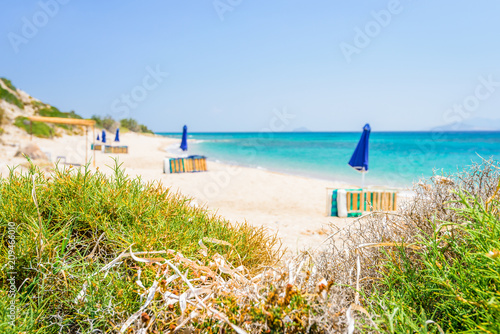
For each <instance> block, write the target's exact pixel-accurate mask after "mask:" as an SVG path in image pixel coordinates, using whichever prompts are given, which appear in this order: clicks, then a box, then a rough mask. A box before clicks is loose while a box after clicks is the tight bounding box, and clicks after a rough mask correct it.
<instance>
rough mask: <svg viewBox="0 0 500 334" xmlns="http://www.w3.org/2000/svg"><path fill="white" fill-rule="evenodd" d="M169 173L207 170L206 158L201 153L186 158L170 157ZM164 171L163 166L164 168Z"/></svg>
mask: <svg viewBox="0 0 500 334" xmlns="http://www.w3.org/2000/svg"><path fill="white" fill-rule="evenodd" d="M169 167H170V173H194V172H204V171H206V170H207V159H206V157H204V156H201V155H192V156H189V157H187V158H172V159H170V160H169ZM164 172H166V171H165V168H164Z"/></svg>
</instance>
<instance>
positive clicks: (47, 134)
mask: <svg viewBox="0 0 500 334" xmlns="http://www.w3.org/2000/svg"><path fill="white" fill-rule="evenodd" d="M14 125H15V126H17V127H18V128H21V129H24V130H25V131H26V132H28V133H31V131H33V136H35V137H40V138H51V137H52V136H53V135H54V130H53V129H52V128H51V127H50V126H48V125H47V124H45V123H42V122H32V125H31V127H30V121H29V119H28V118H27V117H24V116H18V117H16V119H15V121H14Z"/></svg>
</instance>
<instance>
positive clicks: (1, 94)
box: [0, 87, 24, 109]
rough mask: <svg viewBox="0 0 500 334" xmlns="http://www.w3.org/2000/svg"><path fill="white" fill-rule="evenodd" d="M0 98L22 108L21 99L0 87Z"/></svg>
mask: <svg viewBox="0 0 500 334" xmlns="http://www.w3.org/2000/svg"><path fill="white" fill-rule="evenodd" d="M0 99H2V100H5V101H6V102H8V103H11V104H14V105H16V106H18V107H19V108H21V109H24V104H23V102H22V101H21V100H19V99H18V98H17V96H15V95H14V94H12V93H11V92H10V91H8V90H7V89H4V88H3V87H0Z"/></svg>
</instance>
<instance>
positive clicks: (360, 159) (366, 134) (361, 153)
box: [349, 124, 371, 187]
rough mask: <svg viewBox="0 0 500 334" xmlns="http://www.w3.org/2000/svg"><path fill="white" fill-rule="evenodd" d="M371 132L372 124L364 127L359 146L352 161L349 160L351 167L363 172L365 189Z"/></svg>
mask: <svg viewBox="0 0 500 334" xmlns="http://www.w3.org/2000/svg"><path fill="white" fill-rule="evenodd" d="M370 131H371V128H370V124H366V125H365V126H364V127H363V134H361V138H360V139H359V142H358V146H356V149H355V150H354V153H353V154H352V157H351V160H349V165H350V166H351V167H352V168H354V169H355V170H357V171H358V172H361V174H362V176H363V177H362V179H363V180H362V182H363V187H364V185H365V184H364V183H365V173H366V172H367V171H368V144H369V140H370Z"/></svg>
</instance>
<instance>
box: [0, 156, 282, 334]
mask: <svg viewBox="0 0 500 334" xmlns="http://www.w3.org/2000/svg"><path fill="white" fill-rule="evenodd" d="M113 170H114V174H113V176H112V177H107V176H105V175H104V174H103V173H101V172H96V173H92V172H90V171H89V170H88V169H86V168H81V169H77V170H74V169H66V170H56V171H55V172H54V173H53V174H50V175H48V174H44V173H43V172H41V171H40V170H38V169H37V168H36V167H35V166H31V169H30V171H29V172H25V173H18V172H14V171H13V172H12V173H10V175H9V176H8V177H7V178H5V179H1V180H0V235H1V236H2V240H4V242H2V243H0V261H1V262H0V263H1V264H2V265H3V266H4V268H5V265H6V264H7V261H8V243H7V242H6V240H7V236H8V232H9V229H8V223H9V222H14V223H15V225H16V227H17V230H16V234H15V237H16V247H15V256H16V262H15V268H13V271H15V272H17V274H16V285H17V287H18V288H19V293H18V294H17V296H16V303H17V306H18V314H17V317H16V326H17V327H16V328H15V330H16V331H26V332H29V333H58V332H59V330H60V329H61V328H62V332H77V331H80V332H91V328H99V329H101V330H102V331H103V332H107V331H111V330H114V329H116V326H117V325H119V324H121V323H122V322H123V321H124V319H126V318H127V317H128V316H129V315H131V314H132V313H134V312H136V311H137V309H138V308H139V307H140V305H141V304H142V302H143V301H141V298H140V297H139V295H138V294H137V285H136V284H135V283H134V282H135V280H136V279H137V278H136V277H135V273H136V270H137V267H136V266H137V263H136V262H133V261H128V260H125V262H124V264H123V265H120V266H117V267H116V268H114V269H113V270H110V272H109V274H108V275H104V274H103V273H100V274H99V273H98V272H99V270H100V269H102V268H103V267H104V266H105V265H106V264H107V263H109V262H110V261H111V260H112V259H114V258H116V257H117V256H118V255H119V254H120V253H121V252H123V251H126V250H127V249H129V248H130V247H132V249H133V250H134V251H157V250H167V249H174V250H176V251H180V252H181V253H182V254H183V255H184V256H185V257H187V258H190V259H193V260H197V261H200V262H199V263H201V264H204V265H208V262H207V261H208V259H209V257H208V258H207V257H205V256H202V255H201V254H200V253H199V250H200V247H199V245H198V242H199V241H200V240H201V239H202V238H204V237H209V238H215V239H219V240H224V241H226V242H229V243H230V244H232V245H233V246H234V248H232V247H228V246H226V245H221V244H209V245H207V247H209V250H208V251H209V256H210V254H212V255H213V254H215V252H218V253H220V254H223V255H224V256H225V257H226V258H227V259H228V260H229V261H232V262H234V263H241V264H243V265H245V266H247V267H248V268H250V269H251V270H252V268H253V269H257V268H258V267H259V266H262V265H270V264H273V263H275V262H276V261H277V259H278V257H279V254H280V253H279V252H278V251H274V250H273V249H272V246H274V244H275V242H276V239H275V238H274V237H272V236H271V237H270V236H268V235H267V234H266V233H265V231H264V230H263V229H256V228H253V227H251V226H249V225H247V224H241V225H231V224H229V223H228V222H226V221H224V220H222V219H220V218H218V217H216V216H214V215H212V214H209V213H207V212H206V211H205V210H204V209H201V208H194V207H192V206H190V205H189V199H187V198H184V197H182V196H180V195H178V194H174V193H172V192H170V191H169V190H168V189H165V188H163V187H162V186H161V185H160V184H158V183H144V182H142V181H141V180H140V179H131V178H129V177H127V176H126V175H124V174H123V171H122V170H121V169H120V168H119V166H115V167H114V169H113ZM34 184H35V191H36V199H37V202H38V205H39V207H38V208H37V206H36V205H35V202H34V198H33V196H32V195H33V185H34ZM139 265H140V266H141V267H142V270H143V273H142V281H143V282H144V284H145V285H146V286H149V285H151V283H152V281H153V280H154V279H155V277H156V274H157V273H156V269H155V268H153V267H152V266H148V265H144V264H141V263H139ZM8 278H9V276H8V274H7V271H6V270H2V271H1V272H0V284H1V285H0V331H3V332H13V329H12V328H11V327H10V325H9V323H8V320H9V319H8V318H7V307H8V303H9V298H5V295H6V293H7V291H8V284H7V283H8V282H7V279H8ZM84 284H88V287H89V288H88V295H87V297H86V298H87V301H86V302H85V303H75V302H74V300H75V297H77V295H78V293H79V292H80V291H81V289H82V286H83V285H84ZM90 320H91V321H90Z"/></svg>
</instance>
